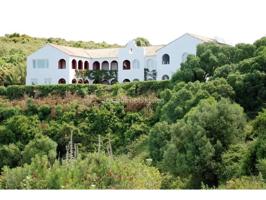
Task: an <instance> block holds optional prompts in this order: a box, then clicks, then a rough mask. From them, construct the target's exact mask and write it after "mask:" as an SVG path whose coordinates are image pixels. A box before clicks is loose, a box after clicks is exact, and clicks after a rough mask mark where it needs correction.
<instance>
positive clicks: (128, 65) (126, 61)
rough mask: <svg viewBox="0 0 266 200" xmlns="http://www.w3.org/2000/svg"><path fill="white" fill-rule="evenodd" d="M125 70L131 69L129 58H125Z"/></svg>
mask: <svg viewBox="0 0 266 200" xmlns="http://www.w3.org/2000/svg"><path fill="white" fill-rule="evenodd" d="M123 70H130V61H129V60H124V62H123Z"/></svg>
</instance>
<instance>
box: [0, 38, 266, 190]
mask: <svg viewBox="0 0 266 200" xmlns="http://www.w3.org/2000/svg"><path fill="white" fill-rule="evenodd" d="M11 38H12V37H11ZM19 38H22V36H20V37H19ZM32 40H34V39H32ZM37 40H38V39H37ZM40 41H41V40H38V42H40ZM35 42H36V43H38V42H37V41H35ZM40 43H41V42H40ZM20 45H23V43H22V42H21V43H20ZM40 45H41V44H40ZM29 48H32V50H33V48H34V47H30V46H29ZM36 48H37V44H36ZM3 49H4V50H3V51H6V49H8V48H3ZM27 51H31V50H29V49H28V50H27ZM9 55H12V56H15V57H16V52H14V53H12V51H10V52H9ZM12 56H11V57H12ZM11 60H16V59H14V57H12V59H11ZM14 63H15V61H14ZM14 66H18V65H16V64H14ZM2 80H4V81H6V80H7V79H6V77H5V78H4V77H2ZM265 147H266V38H261V39H259V40H257V41H256V42H255V43H254V44H238V45H236V46H234V47H233V46H227V45H220V44H215V43H205V44H201V45H199V46H198V47H197V54H196V55H190V56H188V58H187V60H186V62H184V63H182V65H181V69H180V70H179V71H177V72H176V73H175V74H174V76H173V77H172V79H171V80H170V81H145V82H131V83H127V84H114V85H97V84H95V85H81V84H80V85H78V84H77V85H73V84H72V85H48V86H24V85H9V86H7V87H4V86H1V87H0V157H1V160H0V168H1V172H0V173H1V175H0V188H2V189H47V188H49V189H206V188H210V189H217V188H218V189H244V188H245V189H262V188H266V148H265Z"/></svg>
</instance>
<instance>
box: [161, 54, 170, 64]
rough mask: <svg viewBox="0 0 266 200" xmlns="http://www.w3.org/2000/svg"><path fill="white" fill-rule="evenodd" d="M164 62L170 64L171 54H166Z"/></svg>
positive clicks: (163, 58)
mask: <svg viewBox="0 0 266 200" xmlns="http://www.w3.org/2000/svg"><path fill="white" fill-rule="evenodd" d="M162 64H163V65H168V64H170V56H169V55H168V54H164V55H163V57H162Z"/></svg>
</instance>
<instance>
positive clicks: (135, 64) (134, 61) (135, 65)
mask: <svg viewBox="0 0 266 200" xmlns="http://www.w3.org/2000/svg"><path fill="white" fill-rule="evenodd" d="M139 68H140V66H139V61H138V60H137V59H135V60H133V69H139Z"/></svg>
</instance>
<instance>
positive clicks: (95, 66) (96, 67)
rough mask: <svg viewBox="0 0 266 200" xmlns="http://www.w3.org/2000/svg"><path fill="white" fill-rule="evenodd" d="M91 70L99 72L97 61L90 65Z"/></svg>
mask: <svg viewBox="0 0 266 200" xmlns="http://www.w3.org/2000/svg"><path fill="white" fill-rule="evenodd" d="M92 69H93V70H100V63H99V62H98V61H95V62H94V63H93V65H92Z"/></svg>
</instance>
